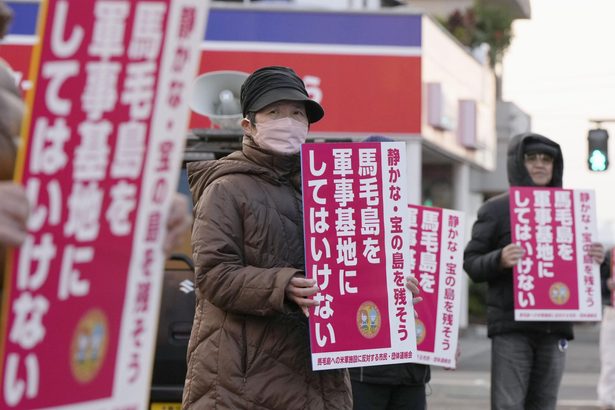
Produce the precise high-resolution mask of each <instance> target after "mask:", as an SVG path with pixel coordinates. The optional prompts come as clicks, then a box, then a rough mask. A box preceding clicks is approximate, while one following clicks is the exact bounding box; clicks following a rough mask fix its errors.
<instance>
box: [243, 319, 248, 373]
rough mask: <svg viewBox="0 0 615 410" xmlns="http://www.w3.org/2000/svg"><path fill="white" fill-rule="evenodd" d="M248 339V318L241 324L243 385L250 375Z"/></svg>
mask: <svg viewBox="0 0 615 410" xmlns="http://www.w3.org/2000/svg"><path fill="white" fill-rule="evenodd" d="M247 339H248V338H247V337H246V318H245V317H244V318H243V321H242V322H241V341H242V350H243V351H242V354H241V371H242V372H243V383H244V384H245V383H246V381H247V374H248V340H247Z"/></svg>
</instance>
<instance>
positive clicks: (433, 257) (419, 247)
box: [408, 205, 465, 368]
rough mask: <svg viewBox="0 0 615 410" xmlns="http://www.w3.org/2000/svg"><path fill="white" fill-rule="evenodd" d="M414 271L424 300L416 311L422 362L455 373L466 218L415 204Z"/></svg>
mask: <svg viewBox="0 0 615 410" xmlns="http://www.w3.org/2000/svg"><path fill="white" fill-rule="evenodd" d="M408 213H409V215H410V218H409V227H410V269H411V272H412V274H413V275H414V276H415V277H416V278H417V279H418V281H419V288H420V290H421V293H420V296H421V297H422V298H423V300H422V301H421V302H419V303H417V304H416V305H415V306H414V309H415V310H416V339H417V340H416V347H417V354H416V360H415V361H416V362H417V363H423V364H431V365H436V366H444V367H449V368H454V367H455V366H456V358H455V354H456V352H457V341H458V334H459V321H460V309H461V291H462V287H461V281H462V278H463V275H464V273H463V247H464V245H465V243H464V215H463V213H462V212H459V211H453V210H450V209H441V208H432V207H426V206H419V205H409V206H408Z"/></svg>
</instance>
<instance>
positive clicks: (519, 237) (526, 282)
mask: <svg viewBox="0 0 615 410" xmlns="http://www.w3.org/2000/svg"><path fill="white" fill-rule="evenodd" d="M510 217H511V235H512V241H513V243H517V244H519V245H520V246H521V247H523V248H524V250H525V255H524V256H523V258H522V260H521V261H520V262H519V264H518V265H517V266H516V267H515V268H514V291H515V319H516V320H562V321H594V320H600V319H601V315H602V314H601V308H600V305H601V304H600V289H599V283H600V272H599V266H598V265H597V264H596V263H594V262H593V260H592V258H591V257H590V256H589V255H588V249H589V246H590V245H591V244H592V243H593V242H596V239H595V238H597V228H596V225H597V224H596V205H595V198H594V192H593V191H586V190H567V189H558V188H528V187H513V188H511V189H510Z"/></svg>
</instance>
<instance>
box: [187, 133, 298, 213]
mask: <svg viewBox="0 0 615 410" xmlns="http://www.w3.org/2000/svg"><path fill="white" fill-rule="evenodd" d="M187 169H188V184H189V186H190V191H191V193H192V200H193V203H194V204H196V203H197V202H198V200H199V198H200V197H201V195H203V192H204V191H205V188H207V186H209V185H210V184H211V183H212V182H214V181H215V180H216V179H218V178H220V177H222V176H224V175H228V174H250V175H258V176H260V177H261V178H263V179H265V180H267V181H269V182H270V183H272V184H274V185H280V184H282V182H284V181H286V180H290V181H291V183H292V184H293V186H294V187H295V188H296V189H298V190H300V187H301V172H300V171H301V162H300V157H299V154H293V155H275V154H272V153H271V152H268V151H265V150H263V149H261V148H260V147H259V146H258V145H256V143H254V141H253V140H252V138H250V137H248V136H244V137H243V145H242V150H241V151H236V152H233V153H232V154H230V155H228V156H226V157H224V158H222V159H219V160H217V161H200V162H190V163H188V165H187Z"/></svg>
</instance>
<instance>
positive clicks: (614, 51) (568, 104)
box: [503, 0, 615, 245]
mask: <svg viewBox="0 0 615 410" xmlns="http://www.w3.org/2000/svg"><path fill="white" fill-rule="evenodd" d="M530 3H531V8H532V16H531V19H530V20H517V21H515V23H514V25H513V30H514V39H513V42H512V44H511V46H510V48H509V49H508V51H507V54H506V56H505V58H504V62H503V64H504V65H503V99H504V100H507V101H512V102H514V103H516V104H517V105H518V106H519V107H520V108H521V109H523V110H524V111H525V112H527V113H528V114H529V115H531V117H532V131H534V132H537V133H539V134H543V135H545V136H547V137H549V138H551V139H553V140H555V141H556V142H558V143H559V144H560V145H561V147H562V150H563V153H564V187H565V188H584V189H594V190H595V191H596V198H597V199H596V202H597V208H598V222H599V234H600V239H601V240H602V241H603V242H606V243H608V244H611V245H612V244H615V143H614V142H613V141H614V140H615V47H614V40H615V24H613V21H614V20H615V1H614V0H583V1H578V0H531V1H530ZM597 118H601V119H612V120H613V123H603V125H602V127H603V128H605V129H607V130H608V131H609V136H610V137H609V160H610V166H609V169H608V170H607V171H606V172H602V173H595V172H591V171H589V170H588V168H587V132H588V130H589V129H590V128H592V127H593V125H592V123H591V122H590V119H597Z"/></svg>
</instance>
